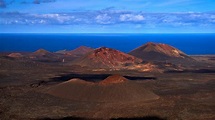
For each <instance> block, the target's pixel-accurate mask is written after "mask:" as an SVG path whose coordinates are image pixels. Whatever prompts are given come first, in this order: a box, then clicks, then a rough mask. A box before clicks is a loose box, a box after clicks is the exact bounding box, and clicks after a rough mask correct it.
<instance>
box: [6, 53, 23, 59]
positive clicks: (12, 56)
mask: <svg viewBox="0 0 215 120" xmlns="http://www.w3.org/2000/svg"><path fill="white" fill-rule="evenodd" d="M7 56H8V57H11V58H21V57H23V55H22V54H21V53H11V54H9V55H7Z"/></svg>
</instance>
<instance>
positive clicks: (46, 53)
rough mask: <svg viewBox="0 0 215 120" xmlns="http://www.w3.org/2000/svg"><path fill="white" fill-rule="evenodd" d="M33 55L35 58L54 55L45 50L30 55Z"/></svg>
mask: <svg viewBox="0 0 215 120" xmlns="http://www.w3.org/2000/svg"><path fill="white" fill-rule="evenodd" d="M32 54H33V55H36V56H47V55H54V54H53V53H51V52H49V51H47V50H45V49H39V50H37V51H35V52H33V53H32Z"/></svg>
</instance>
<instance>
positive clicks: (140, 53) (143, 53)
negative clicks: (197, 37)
mask: <svg viewBox="0 0 215 120" xmlns="http://www.w3.org/2000/svg"><path fill="white" fill-rule="evenodd" d="M129 54H131V55H133V56H135V57H138V58H141V59H143V60H145V61H152V62H155V61H156V62H171V63H172V62H173V63H183V62H186V61H194V60H193V59H192V58H191V57H189V56H188V55H186V54H185V53H184V52H182V51H180V50H179V49H177V48H174V47H172V46H170V45H167V44H161V43H152V42H149V43H146V44H144V45H143V46H140V47H138V48H136V49H134V50H132V51H131V52H129Z"/></svg>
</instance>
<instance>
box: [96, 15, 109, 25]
mask: <svg viewBox="0 0 215 120" xmlns="http://www.w3.org/2000/svg"><path fill="white" fill-rule="evenodd" d="M95 19H96V22H97V23H100V24H109V23H111V21H110V20H111V17H110V16H108V15H107V14H101V15H97V16H96V18H95Z"/></svg>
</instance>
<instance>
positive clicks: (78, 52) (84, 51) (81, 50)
mask: <svg viewBox="0 0 215 120" xmlns="http://www.w3.org/2000/svg"><path fill="white" fill-rule="evenodd" d="M93 50H94V49H93V48H90V47H86V46H80V47H78V48H76V49H74V50H71V51H66V53H65V54H67V55H73V56H77V57H78V56H82V55H85V54H87V53H89V52H91V51H93Z"/></svg>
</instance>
